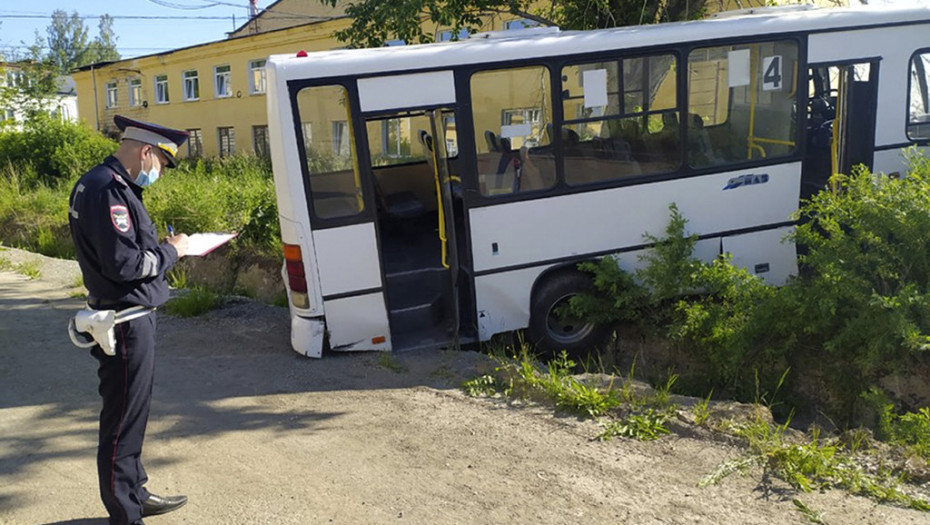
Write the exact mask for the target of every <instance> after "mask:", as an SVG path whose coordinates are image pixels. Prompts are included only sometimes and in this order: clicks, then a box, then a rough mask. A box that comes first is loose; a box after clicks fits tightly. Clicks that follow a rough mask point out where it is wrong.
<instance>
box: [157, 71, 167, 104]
mask: <svg viewBox="0 0 930 525" xmlns="http://www.w3.org/2000/svg"><path fill="white" fill-rule="evenodd" d="M168 100H169V97H168V75H157V76H156V77H155V102H156V103H158V104H167V103H168Z"/></svg>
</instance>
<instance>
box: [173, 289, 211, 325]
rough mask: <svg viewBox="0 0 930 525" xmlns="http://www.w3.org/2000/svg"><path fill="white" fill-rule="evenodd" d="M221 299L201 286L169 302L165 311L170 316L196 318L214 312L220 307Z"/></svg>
mask: <svg viewBox="0 0 930 525" xmlns="http://www.w3.org/2000/svg"><path fill="white" fill-rule="evenodd" d="M219 302H220V299H219V296H218V295H216V293H214V292H212V291H210V290H208V289H206V288H202V287H199V286H195V287H193V288H191V289H189V290H187V291H186V293H183V294H181V295H179V296H178V297H175V298H174V299H171V300H170V301H168V302H167V303H166V304H165V306H164V310H165V312H166V313H168V314H169V315H175V316H178V317H196V316H198V315H203V314H205V313H207V312H209V311H210V310H213V309H214V308H216V307H217V306H218V305H219Z"/></svg>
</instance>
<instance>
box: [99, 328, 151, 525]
mask: <svg viewBox="0 0 930 525" xmlns="http://www.w3.org/2000/svg"><path fill="white" fill-rule="evenodd" d="M155 326H156V319H155V313H154V312H152V313H151V314H149V315H146V316H144V317H140V318H139V319H134V320H132V321H129V322H126V323H122V324H118V325H116V327H115V330H116V355H115V356H108V355H106V354H104V353H103V351H101V350H100V347H94V349H93V350H92V351H91V353H92V354H93V356H94V357H96V358H97V360H98V361H99V365H100V366H99V368H98V369H97V376H98V377H99V378H100V387H99V390H98V391H99V392H100V397H101V398H103V410H101V411H100V441H99V444H98V447H97V475H98V476H99V481H100V497H101V499H102V500H103V504H104V506H106V508H107V512H109V514H110V525H138V524H141V523H142V502H143V501H145V500H146V499H147V498H148V497H149V493H148V491H147V490H145V487H144V485H145V482H146V481H148V476H146V474H145V469H144V468H143V467H142V458H141V456H142V442H143V441H144V439H145V426H146V424H147V423H148V419H149V406H150V405H151V400H152V384H153V380H154V374H155Z"/></svg>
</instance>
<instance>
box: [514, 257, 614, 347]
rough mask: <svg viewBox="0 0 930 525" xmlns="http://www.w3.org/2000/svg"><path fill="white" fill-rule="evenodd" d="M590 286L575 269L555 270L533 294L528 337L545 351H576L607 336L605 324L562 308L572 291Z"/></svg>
mask: <svg viewBox="0 0 930 525" xmlns="http://www.w3.org/2000/svg"><path fill="white" fill-rule="evenodd" d="M590 288H591V278H590V277H588V276H587V275H585V274H582V273H578V272H568V273H557V274H555V275H553V276H551V277H549V278H547V279H546V281H545V282H543V283H542V285H540V286H539V288H538V289H537V290H536V293H535V294H534V295H533V303H532V305H531V307H530V326H529V328H528V329H527V334H528V335H529V338H530V341H531V342H533V343H534V344H536V347H537V348H538V349H539V350H541V351H543V352H546V353H551V354H555V353H558V352H561V351H562V350H565V351H567V352H568V353H570V354H577V353H581V352H584V351H587V350H591V349H593V348H594V347H595V346H597V345H598V344H600V343H602V342H603V341H604V339H606V336H607V329H606V327H603V326H600V325H598V324H596V323H594V322H591V321H587V320H584V319H581V318H578V317H575V316H573V315H570V314H569V313H568V312H566V311H564V310H565V308H564V307H566V306H567V305H568V301H569V300H570V299H571V298H572V297H573V296H575V295H578V294H579V293H582V292H584V291H587V290H589V289H590Z"/></svg>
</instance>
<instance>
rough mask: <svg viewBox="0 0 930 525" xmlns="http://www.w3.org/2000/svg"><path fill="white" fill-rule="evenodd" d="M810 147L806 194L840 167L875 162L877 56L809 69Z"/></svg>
mask: <svg viewBox="0 0 930 525" xmlns="http://www.w3.org/2000/svg"><path fill="white" fill-rule="evenodd" d="M809 78H810V94H809V99H808V107H807V153H806V156H805V158H804V167H803V171H802V175H801V199H802V200H803V199H806V198H809V197H810V196H812V195H813V194H815V193H817V192H818V191H820V190H822V189H824V188H825V187H827V185H828V183H829V180H830V177H831V176H832V175H833V174H835V173H843V174H849V173H850V172H851V171H852V169H853V168H854V167H855V166H858V165H859V164H863V165H865V166H866V167H868V168H869V169H871V168H872V161H873V157H874V153H875V113H876V107H877V103H878V61H862V62H844V63H840V64H818V65H814V66H811V68H810V71H809Z"/></svg>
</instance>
